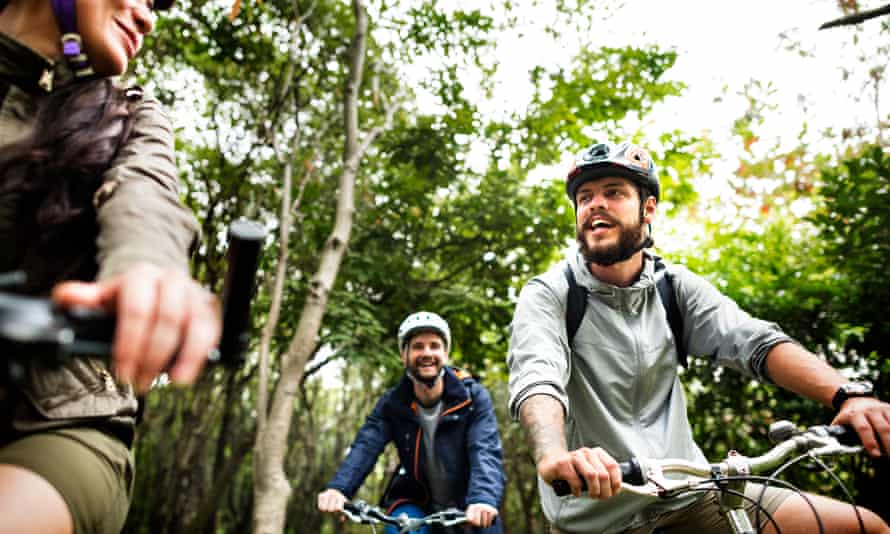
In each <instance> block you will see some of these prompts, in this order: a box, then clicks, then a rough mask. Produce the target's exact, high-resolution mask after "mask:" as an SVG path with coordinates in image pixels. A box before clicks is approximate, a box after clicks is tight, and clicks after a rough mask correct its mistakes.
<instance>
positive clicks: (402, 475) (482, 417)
mask: <svg viewBox="0 0 890 534" xmlns="http://www.w3.org/2000/svg"><path fill="white" fill-rule="evenodd" d="M398 338H399V339H398V340H399V350H400V353H401V357H402V363H403V364H404V366H405V377H404V378H403V379H402V381H401V382H400V383H399V384H398V385H397V386H396V387H395V388H393V389H390V390H389V391H387V392H386V393H385V394H384V395H383V397H381V398H380V400H379V401H378V402H377V405H376V406H375V407H374V410H373V411H372V412H371V415H369V416H368V419H367V421H365V424H364V425H363V426H362V427H361V429H359V431H358V434H357V436H356V438H355V441H354V442H353V444H352V446H351V447H350V450H349V454H348V455H347V456H346V459H345V460H343V463H341V464H340V468H339V469H338V470H337V473H336V474H335V475H334V478H332V479H331V481H330V482H329V483H328V485H327V489H326V490H325V491H323V492H322V493H320V494H319V495H318V509H319V510H321V511H322V512H338V511H342V510H343V504H344V503H345V502H346V500H347V499H349V498H352V496H353V495H354V494H355V492H356V491H357V490H358V488H359V486H361V484H362V482H364V480H365V477H366V476H367V475H368V473H369V472H370V471H371V469H372V468H373V467H374V464H375V463H376V462H377V458H378V456H380V453H382V452H383V449H384V447H385V446H386V444H387V443H389V442H390V441H392V442H393V443H394V444H395V446H396V448H397V450H398V453H399V460H400V462H401V465H400V466H399V469H398V471H397V472H396V474H395V475H394V476H393V479H392V480H391V481H390V483H389V485H388V487H387V490H386V493H385V495H384V496H383V499H382V502H383V505H384V506H387V507H388V513H390V514H393V515H398V514H401V513H407V514H408V515H409V516H411V517H422V516H424V515H426V514H429V513H432V512H435V511H437V510H441V509H445V508H449V507H457V508H462V509H466V514H467V518H468V520H469V523H470V524H471V525H472V526H474V527H476V528H475V529H474V532H476V533H479V534H482V533H484V534H498V533H500V532H501V528H500V523H499V522H495V518H496V516H497V514H498V511H497V508H498V505H499V504H500V502H501V498H502V497H503V492H504V471H503V465H502V463H503V453H502V451H501V440H500V437H499V435H498V427H497V419H496V418H495V413H494V407H493V406H492V403H491V397H490V396H489V394H488V391H487V390H486V389H485V388H484V387H483V386H482V385H481V384H479V383H478V382H476V381H475V380H473V378H472V377H471V376H469V375H468V374H466V373H464V372H462V371H460V370H458V369H455V368H452V367H448V366H447V363H448V351H449V349H450V348H451V331H450V329H449V327H448V323H447V322H445V320H444V319H442V318H441V317H439V316H438V315H436V314H435V313H430V312H418V313H414V314H412V315H409V316H408V318H406V319H405V320H404V321H403V322H402V325H401V326H400V327H399V334H398ZM388 528H389V527H388ZM387 532H389V530H387ZM393 532H395V531H394V530H393Z"/></svg>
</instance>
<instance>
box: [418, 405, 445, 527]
mask: <svg viewBox="0 0 890 534" xmlns="http://www.w3.org/2000/svg"><path fill="white" fill-rule="evenodd" d="M418 408H419V409H420V426H421V428H423V459H424V472H425V474H426V479H427V482H429V486H430V494H431V497H432V505H433V508H435V509H436V510H439V509H443V508H447V507H449V506H454V501H453V499H452V498H451V488H450V487H449V486H448V478H447V477H446V476H445V468H444V467H443V466H442V462H440V461H439V458H438V456H436V447H435V442H436V427H438V426H439V414H441V413H442V401H439V402H437V403H436V405H435V406H433V407H431V408H425V407H424V406H422V405H420V404H418Z"/></svg>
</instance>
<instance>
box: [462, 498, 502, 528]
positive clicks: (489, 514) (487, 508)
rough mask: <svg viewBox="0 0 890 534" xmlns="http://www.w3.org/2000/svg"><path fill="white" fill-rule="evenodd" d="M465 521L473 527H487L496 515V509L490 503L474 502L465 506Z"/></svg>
mask: <svg viewBox="0 0 890 534" xmlns="http://www.w3.org/2000/svg"><path fill="white" fill-rule="evenodd" d="M466 515H467V523H469V524H471V525H472V526H474V527H479V528H488V527H490V526H491V525H492V524H493V523H494V520H495V518H496V517H497V516H498V509H497V508H495V507H494V506H491V505H490V504H484V503H475V504H471V505H469V506H467V511H466Z"/></svg>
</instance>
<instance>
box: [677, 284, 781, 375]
mask: <svg viewBox="0 0 890 534" xmlns="http://www.w3.org/2000/svg"><path fill="white" fill-rule="evenodd" d="M674 280H675V283H676V284H677V286H676V288H677V292H678V294H679V297H680V298H679V299H678V305H679V306H680V308H681V309H680V312H681V313H682V314H683V316H684V324H683V330H684V334H683V335H684V337H685V338H686V340H687V345H686V346H687V347H688V351H689V353H690V354H695V355H709V356H711V357H713V358H714V361H715V363H717V364H718V365H721V366H724V367H729V368H731V369H735V370H736V371H739V372H741V373H743V374H745V375H747V376H752V377H756V378H758V379H761V380H769V376H768V375H767V373H766V356H767V354H769V351H770V350H771V349H772V348H773V347H774V346H776V345H778V344H779V343H786V342H794V340H793V339H792V338H791V337H789V336H788V335H787V334H785V333H784V332H783V331H782V329H781V328H779V326H778V325H777V324H775V323H772V322H769V321H763V320H761V319H756V318H754V317H751V316H750V315H749V314H748V313H747V312H745V311H744V310H742V309H741V308H739V307H738V305H737V304H736V303H735V302H734V301H733V300H732V299H730V298H729V297H727V296H725V295H723V294H722V293H720V292H719V291H718V290H717V289H716V288H715V287H714V286H713V285H711V284H710V283H709V282H708V281H706V280H705V279H703V278H702V277H700V276H698V275H696V274H694V273H692V272H690V271H689V270H687V269H683V268H678V271H677V273H676V274H675V277H674Z"/></svg>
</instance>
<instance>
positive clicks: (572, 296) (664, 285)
mask: <svg viewBox="0 0 890 534" xmlns="http://www.w3.org/2000/svg"><path fill="white" fill-rule="evenodd" d="M654 259H655V279H656V281H655V287H656V289H658V297H659V300H660V301H661V305H662V306H664V311H665V313H666V314H667V320H668V325H669V326H670V327H671V332H672V333H673V334H674V343H675V344H676V347H677V357H678V359H679V360H680V365H682V366H683V367H688V366H689V358H688V353H687V351H686V347H684V346H683V317H682V316H681V315H680V307H679V306H677V295H676V293H675V292H674V282H673V278H674V277H673V275H671V274H670V273H669V272H668V271H667V266H666V265H665V263H664V261H662V259H661V258H660V257H658V256H655V257H654ZM563 274H564V275H565V277H566V281H567V282H568V283H569V294H568V296H567V297H566V333H568V335H569V346H570V347H571V346H572V341H574V339H575V334H576V333H577V332H578V327H580V326H581V320H582V319H583V318H584V311H585V309H586V308H587V289H586V288H584V287H582V286H580V285H578V282H577V280H575V273H573V272H572V268H571V266H570V265H569V263H568V262H566V264H565V268H564V269H563Z"/></svg>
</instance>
